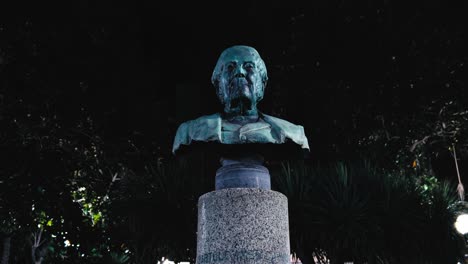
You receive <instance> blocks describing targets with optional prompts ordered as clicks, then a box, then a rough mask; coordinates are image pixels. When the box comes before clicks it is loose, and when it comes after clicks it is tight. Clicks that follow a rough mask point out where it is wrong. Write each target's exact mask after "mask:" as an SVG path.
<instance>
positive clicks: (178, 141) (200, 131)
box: [172, 113, 221, 153]
mask: <svg viewBox="0 0 468 264" xmlns="http://www.w3.org/2000/svg"><path fill="white" fill-rule="evenodd" d="M220 134H221V115H220V114H219V113H215V114H212V115H204V116H200V117H198V118H196V119H192V120H188V121H186V122H183V123H182V124H180V125H179V127H178V128H177V132H176V135H175V138H174V143H173V145H172V152H173V153H175V152H176V151H177V149H179V147H180V146H181V145H190V144H191V143H192V141H216V140H218V139H219V138H220Z"/></svg>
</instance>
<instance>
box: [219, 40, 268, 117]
mask: <svg viewBox="0 0 468 264" xmlns="http://www.w3.org/2000/svg"><path fill="white" fill-rule="evenodd" d="M267 80H268V77H267V71H266V67H265V63H264V62H263V60H262V59H261V58H260V55H259V54H258V52H257V51H256V50H255V49H254V48H252V47H248V46H233V47H230V48H228V49H226V50H225V51H223V53H221V56H220V57H219V59H218V62H217V64H216V67H215V69H214V71H213V76H212V78H211V81H212V83H213V85H214V86H215V87H216V90H217V94H218V98H219V99H220V101H221V103H222V104H224V112H225V113H226V114H230V115H234V116H235V115H242V116H253V115H257V103H258V102H259V101H260V100H261V99H262V98H263V93H264V89H265V86H266V83H267Z"/></svg>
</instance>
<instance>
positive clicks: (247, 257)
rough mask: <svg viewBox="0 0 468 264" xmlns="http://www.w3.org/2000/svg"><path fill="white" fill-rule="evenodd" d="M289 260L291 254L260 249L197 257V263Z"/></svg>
mask: <svg viewBox="0 0 468 264" xmlns="http://www.w3.org/2000/svg"><path fill="white" fill-rule="evenodd" d="M289 262H290V256H289V255H288V254H285V253H274V252H264V251H259V250H239V251H215V252H208V253H205V254H202V255H201V256H198V257H197V264H215V263H229V264H260V263H265V264H266V263H268V264H282V263H284V264H286V263H289Z"/></svg>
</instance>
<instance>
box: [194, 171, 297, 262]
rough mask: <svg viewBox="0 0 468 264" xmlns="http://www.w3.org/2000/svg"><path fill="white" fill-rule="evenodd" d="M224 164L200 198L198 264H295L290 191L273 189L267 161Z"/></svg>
mask: <svg viewBox="0 0 468 264" xmlns="http://www.w3.org/2000/svg"><path fill="white" fill-rule="evenodd" d="M224 165H225V166H223V167H224V168H223V167H221V168H220V169H219V170H218V173H217V182H216V190H215V191H212V192H209V193H206V194H204V195H202V196H201V197H200V198H199V200H198V232H197V260H196V264H267V263H268V264H286V263H290V245H289V221H288V201H287V198H286V196H285V195H283V194H282V193H279V192H276V191H272V190H270V178H269V174H268V170H266V168H265V167H263V166H261V165H259V164H256V165H255V164H252V163H249V164H244V165H246V166H242V164H239V163H235V164H233V163H225V164H224ZM262 167H263V168H262ZM266 176H268V177H266ZM236 178H237V179H236ZM236 184H237V185H240V186H241V187H240V188H239V187H235V186H236Z"/></svg>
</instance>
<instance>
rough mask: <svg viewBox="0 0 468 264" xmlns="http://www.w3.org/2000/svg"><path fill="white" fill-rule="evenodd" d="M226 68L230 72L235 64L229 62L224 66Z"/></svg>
mask: <svg viewBox="0 0 468 264" xmlns="http://www.w3.org/2000/svg"><path fill="white" fill-rule="evenodd" d="M226 68H227V70H228V71H230V72H232V71H233V70H234V68H235V66H234V64H232V63H229V64H228V65H227V66H226Z"/></svg>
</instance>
